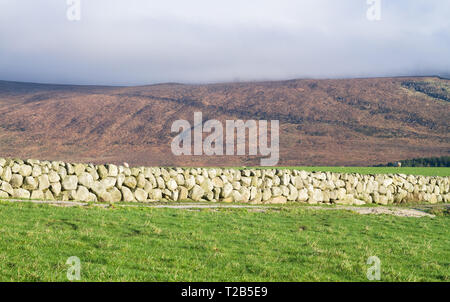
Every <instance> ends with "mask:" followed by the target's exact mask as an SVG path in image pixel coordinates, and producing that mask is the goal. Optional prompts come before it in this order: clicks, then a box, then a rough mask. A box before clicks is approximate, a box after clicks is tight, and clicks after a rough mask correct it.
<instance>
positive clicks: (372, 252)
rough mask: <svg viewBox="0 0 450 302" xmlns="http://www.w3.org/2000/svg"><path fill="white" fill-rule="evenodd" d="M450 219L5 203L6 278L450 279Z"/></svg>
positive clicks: (0, 210) (1, 229)
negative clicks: (376, 261) (374, 261)
mask: <svg viewBox="0 0 450 302" xmlns="http://www.w3.org/2000/svg"><path fill="white" fill-rule="evenodd" d="M449 246H450V216H448V215H442V216H437V217H435V218H428V217H423V218H404V217H394V216H387V215H381V216H372V215H359V214H355V213H351V212H348V211H314V210H308V209H304V208H303V209H302V208H301V207H279V208H277V209H271V210H265V212H261V210H257V209H250V210H249V209H219V210H214V209H205V210H198V211H197V210H180V209H155V208H143V207H141V208H123V207H117V208H113V209H103V208H98V207H87V208H81V207H70V208H64V207H56V206H50V205H36V204H30V203H12V202H6V201H4V202H0V281H67V278H66V272H67V265H66V264H65V263H66V260H67V258H68V257H70V256H77V257H79V258H80V260H81V281H367V278H366V271H367V269H368V268H369V267H370V265H368V264H366V261H367V258H368V257H369V256H377V257H378V258H380V260H381V281H449V280H450V249H449Z"/></svg>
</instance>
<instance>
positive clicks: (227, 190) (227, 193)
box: [221, 183, 233, 198]
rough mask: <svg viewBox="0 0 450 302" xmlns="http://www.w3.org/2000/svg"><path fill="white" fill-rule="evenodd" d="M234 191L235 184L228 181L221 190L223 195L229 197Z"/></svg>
mask: <svg viewBox="0 0 450 302" xmlns="http://www.w3.org/2000/svg"><path fill="white" fill-rule="evenodd" d="M232 192H233V186H232V185H231V184H230V183H226V184H225V185H224V186H223V190H222V192H221V195H222V197H223V198H228V197H230V196H231V193H232Z"/></svg>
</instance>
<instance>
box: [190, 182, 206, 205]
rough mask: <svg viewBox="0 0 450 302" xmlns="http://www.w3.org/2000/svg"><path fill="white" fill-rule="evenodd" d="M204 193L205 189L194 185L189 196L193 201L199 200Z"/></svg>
mask: <svg viewBox="0 0 450 302" xmlns="http://www.w3.org/2000/svg"><path fill="white" fill-rule="evenodd" d="M204 194H205V191H204V190H203V189H202V188H201V187H200V186H199V185H195V186H194V187H193V188H192V190H191V198H192V200H194V201H200V200H201V199H202V197H203V195H204Z"/></svg>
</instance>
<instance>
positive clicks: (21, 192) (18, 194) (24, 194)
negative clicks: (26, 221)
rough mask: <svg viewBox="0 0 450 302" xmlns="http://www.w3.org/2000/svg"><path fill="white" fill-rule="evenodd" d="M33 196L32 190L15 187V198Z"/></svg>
mask: <svg viewBox="0 0 450 302" xmlns="http://www.w3.org/2000/svg"><path fill="white" fill-rule="evenodd" d="M30 196H31V194H30V192H29V191H27V190H25V189H14V194H13V197H14V198H22V199H29V198H30Z"/></svg>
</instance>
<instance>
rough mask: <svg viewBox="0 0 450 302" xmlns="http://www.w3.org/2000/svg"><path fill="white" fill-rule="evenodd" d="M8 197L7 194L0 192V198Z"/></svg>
mask: <svg viewBox="0 0 450 302" xmlns="http://www.w3.org/2000/svg"><path fill="white" fill-rule="evenodd" d="M8 197H9V194H8V193H6V192H5V191H1V190H0V198H8Z"/></svg>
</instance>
